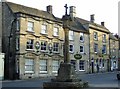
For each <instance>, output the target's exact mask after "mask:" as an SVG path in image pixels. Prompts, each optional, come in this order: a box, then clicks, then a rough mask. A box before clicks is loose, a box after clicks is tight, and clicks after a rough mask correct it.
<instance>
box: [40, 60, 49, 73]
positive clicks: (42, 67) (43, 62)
mask: <svg viewBox="0 0 120 89" xmlns="http://www.w3.org/2000/svg"><path fill="white" fill-rule="evenodd" d="M39 69H40V73H47V60H45V59H44V60H43V59H42V60H40V62H39Z"/></svg>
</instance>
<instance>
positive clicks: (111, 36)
mask: <svg viewBox="0 0 120 89" xmlns="http://www.w3.org/2000/svg"><path fill="white" fill-rule="evenodd" d="M110 39H112V40H118V39H117V38H116V37H115V36H114V35H113V34H112V33H110Z"/></svg>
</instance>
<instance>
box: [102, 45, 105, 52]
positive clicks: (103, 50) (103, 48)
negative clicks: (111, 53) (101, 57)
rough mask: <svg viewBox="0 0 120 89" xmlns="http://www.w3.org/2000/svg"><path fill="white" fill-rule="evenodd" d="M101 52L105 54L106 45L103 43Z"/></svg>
mask: <svg viewBox="0 0 120 89" xmlns="http://www.w3.org/2000/svg"><path fill="white" fill-rule="evenodd" d="M102 54H106V45H103V47H102Z"/></svg>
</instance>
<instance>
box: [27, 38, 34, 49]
mask: <svg viewBox="0 0 120 89" xmlns="http://www.w3.org/2000/svg"><path fill="white" fill-rule="evenodd" d="M33 41H34V40H33V39H28V40H27V44H26V49H28V50H31V49H33Z"/></svg>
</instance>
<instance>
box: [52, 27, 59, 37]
mask: <svg viewBox="0 0 120 89" xmlns="http://www.w3.org/2000/svg"><path fill="white" fill-rule="evenodd" d="M53 35H54V36H58V35H59V28H58V27H54V29H53Z"/></svg>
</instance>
